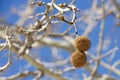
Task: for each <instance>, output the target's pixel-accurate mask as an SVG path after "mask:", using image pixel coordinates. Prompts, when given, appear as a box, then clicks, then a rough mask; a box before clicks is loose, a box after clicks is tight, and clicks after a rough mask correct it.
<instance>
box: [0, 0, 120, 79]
mask: <svg viewBox="0 0 120 80" xmlns="http://www.w3.org/2000/svg"><path fill="white" fill-rule="evenodd" d="M43 1H45V2H50V1H51V0H43ZM60 1H61V2H62V3H63V2H66V3H70V2H71V0H57V2H56V3H61V2H60ZM92 1H93V0H91V1H90V0H77V3H76V6H77V7H78V8H79V9H80V10H82V11H84V10H88V9H89V8H90V7H91V5H92ZM26 2H27V0H9V1H8V0H0V17H1V18H2V19H5V20H6V22H8V23H9V24H15V23H16V21H17V20H18V19H19V16H17V15H16V14H14V13H12V8H14V7H16V8H18V7H19V6H20V5H21V4H22V5H24V6H27V4H26ZM100 24H101V21H99V22H98V24H97V26H96V27H95V29H94V30H93V31H92V33H91V34H90V35H89V37H90V39H91V41H92V47H91V49H90V50H89V51H90V52H92V53H93V54H96V51H93V50H95V49H94V48H95V47H96V46H97V43H98V41H99V32H100ZM65 25H66V24H65ZM78 29H79V35H82V32H83V30H81V29H80V28H78ZM63 30H64V29H63ZM104 32H105V34H104V40H106V39H110V40H111V42H110V46H109V47H108V48H107V49H106V50H104V51H102V53H106V52H107V51H109V50H110V49H112V48H113V47H115V46H116V45H117V46H119V48H120V43H119V42H120V36H119V35H120V26H117V27H116V26H115V19H114V17H113V16H109V17H107V19H106V24H105V29H104ZM115 39H116V40H117V43H116V42H115ZM46 49H47V51H46ZM33 51H36V52H37V53H38V52H39V50H38V49H34V50H33ZM40 51H41V52H45V54H39V56H41V57H45V58H43V59H41V60H43V61H46V62H49V61H50V60H51V61H53V60H52V59H51V58H52V57H53V56H51V55H50V54H49V55H48V54H47V53H49V52H51V50H50V46H47V47H42V48H41V49H40ZM6 52H7V51H6V50H5V51H2V52H0V53H4V54H0V62H1V63H0V66H2V65H4V64H5V63H6V62H7V57H6V56H7V55H8V54H6ZM61 52H62V53H63V54H61V56H64V58H66V57H68V56H70V54H69V52H67V51H65V50H63V51H61ZM14 56H15V57H14V60H16V61H13V63H14V65H12V66H11V67H10V69H9V70H7V71H5V72H4V74H2V75H1V74H0V76H9V75H11V74H15V73H17V72H18V71H20V70H19V68H21V67H22V66H25V65H26V64H28V63H27V62H26V61H25V60H17V59H16V55H15V54H14ZM48 56H49V57H48ZM118 59H120V50H118V51H117V53H116V55H115V58H114V59H113V62H114V61H117V60H118ZM103 61H107V59H106V58H105V59H103ZM19 64H20V65H19ZM28 65H29V64H28ZM16 68H18V69H16ZM29 69H30V70H35V68H34V67H29ZM119 69H120V66H119ZM11 70H12V71H11ZM23 70H24V68H23ZM81 71H82V70H81ZM99 71H100V73H101V74H103V73H108V71H107V70H106V69H104V67H100V68H99ZM75 72H77V70H76V71H75ZM78 73H79V71H78ZM86 73H87V71H86ZM65 75H68V76H71V75H69V74H67V73H66V74H65ZM112 75H113V76H116V75H115V74H112ZM80 76H81V75H80ZM116 78H119V76H116ZM27 79H28V80H30V79H32V78H31V77H29V78H27ZM27 79H26V80H27ZM46 79H47V78H46Z"/></svg>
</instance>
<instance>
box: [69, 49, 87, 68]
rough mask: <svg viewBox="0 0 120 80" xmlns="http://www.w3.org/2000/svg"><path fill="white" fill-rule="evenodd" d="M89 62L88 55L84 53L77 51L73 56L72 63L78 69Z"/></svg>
mask: <svg viewBox="0 0 120 80" xmlns="http://www.w3.org/2000/svg"><path fill="white" fill-rule="evenodd" d="M86 62H87V57H86V54H85V53H84V52H83V51H81V52H80V51H79V50H76V51H75V52H74V53H73V54H72V55H71V63H72V65H73V66H75V67H76V68H80V67H83V66H84V65H85V64H86Z"/></svg>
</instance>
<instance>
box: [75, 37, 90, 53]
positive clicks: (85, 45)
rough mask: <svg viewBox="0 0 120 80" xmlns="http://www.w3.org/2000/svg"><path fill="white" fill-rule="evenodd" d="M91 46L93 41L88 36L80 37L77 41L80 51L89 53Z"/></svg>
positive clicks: (76, 44) (76, 45)
mask: <svg viewBox="0 0 120 80" xmlns="http://www.w3.org/2000/svg"><path fill="white" fill-rule="evenodd" d="M90 46H91V41H90V40H89V39H88V38H87V37H86V36H79V37H77V38H76V39H75V47H76V48H77V49H78V50H79V51H87V50H88V49H89V48H90Z"/></svg>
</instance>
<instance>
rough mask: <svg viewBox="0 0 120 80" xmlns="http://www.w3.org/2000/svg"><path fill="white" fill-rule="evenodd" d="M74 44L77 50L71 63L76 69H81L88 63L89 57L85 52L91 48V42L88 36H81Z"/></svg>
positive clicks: (72, 56)
mask: <svg viewBox="0 0 120 80" xmlns="http://www.w3.org/2000/svg"><path fill="white" fill-rule="evenodd" d="M74 44H75V48H76V49H77V50H76V51H75V52H74V53H73V54H72V55H71V63H72V65H73V66H75V67H76V68H80V67H83V66H84V65H85V64H86V62H87V56H86V54H85V52H84V51H87V50H88V49H89V48H90V46H91V41H90V40H89V38H88V37H86V36H79V37H77V38H76V39H75V43H74Z"/></svg>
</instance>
